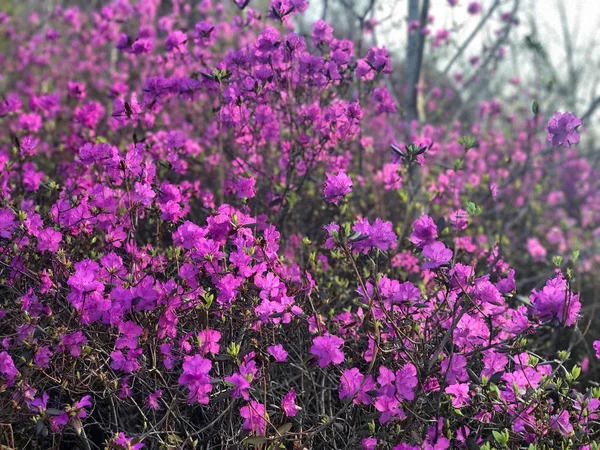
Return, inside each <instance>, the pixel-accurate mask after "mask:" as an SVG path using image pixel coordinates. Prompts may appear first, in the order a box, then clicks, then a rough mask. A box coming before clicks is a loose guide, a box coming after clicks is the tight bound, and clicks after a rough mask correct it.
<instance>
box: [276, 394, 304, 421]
mask: <svg viewBox="0 0 600 450" xmlns="http://www.w3.org/2000/svg"><path fill="white" fill-rule="evenodd" d="M281 409H283V412H284V413H285V415H286V416H288V417H295V416H296V414H298V411H299V410H300V408H299V407H298V405H296V391H295V390H294V389H290V391H289V392H288V393H287V394H285V396H284V397H283V399H282V400H281Z"/></svg>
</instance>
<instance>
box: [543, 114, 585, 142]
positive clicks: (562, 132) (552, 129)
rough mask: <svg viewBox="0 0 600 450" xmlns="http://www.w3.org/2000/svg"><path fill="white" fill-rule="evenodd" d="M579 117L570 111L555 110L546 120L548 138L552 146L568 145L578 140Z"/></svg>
mask: <svg viewBox="0 0 600 450" xmlns="http://www.w3.org/2000/svg"><path fill="white" fill-rule="evenodd" d="M580 126H581V119H580V118H579V117H577V116H576V115H574V114H573V113H570V112H565V113H562V112H560V111H557V112H556V113H554V116H552V118H551V119H550V121H549V122H548V140H549V141H551V142H552V147H559V146H561V145H562V146H563V147H570V146H571V145H573V144H577V143H578V142H579V138H580V137H579V127H580Z"/></svg>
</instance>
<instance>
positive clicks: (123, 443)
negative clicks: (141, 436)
mask: <svg viewBox="0 0 600 450" xmlns="http://www.w3.org/2000/svg"><path fill="white" fill-rule="evenodd" d="M113 444H114V445H118V446H119V447H117V449H119V450H121V449H122V450H141V449H142V448H144V444H142V443H141V442H139V443H137V444H134V443H133V438H128V437H126V436H125V435H124V434H123V433H118V434H117V437H116V438H115V439H114V441H113Z"/></svg>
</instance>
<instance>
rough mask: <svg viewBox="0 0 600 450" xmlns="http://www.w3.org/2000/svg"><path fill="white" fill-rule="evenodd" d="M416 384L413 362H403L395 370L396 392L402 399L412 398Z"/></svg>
mask: <svg viewBox="0 0 600 450" xmlns="http://www.w3.org/2000/svg"><path fill="white" fill-rule="evenodd" d="M417 384H418V379H417V368H416V367H415V366H414V364H411V363H408V364H405V365H404V366H403V367H402V368H401V369H399V370H398V371H396V392H397V393H398V395H400V397H402V398H403V399H404V400H409V401H411V400H414V398H415V389H416V387H417Z"/></svg>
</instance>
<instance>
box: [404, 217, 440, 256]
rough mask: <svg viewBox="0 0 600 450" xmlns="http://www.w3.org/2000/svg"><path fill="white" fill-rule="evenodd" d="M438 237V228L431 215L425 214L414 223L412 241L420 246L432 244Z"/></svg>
mask: <svg viewBox="0 0 600 450" xmlns="http://www.w3.org/2000/svg"><path fill="white" fill-rule="evenodd" d="M437 237H438V229H437V226H436V224H435V222H434V221H433V219H432V218H431V217H429V216H428V215H426V214H423V215H422V216H421V217H420V218H419V219H417V220H415V221H414V223H413V232H412V233H411V235H410V238H409V239H410V242H412V243H413V244H415V245H416V246H417V247H419V248H423V247H425V246H426V245H428V244H432V243H433V242H434V241H435V240H436V239H437Z"/></svg>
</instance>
